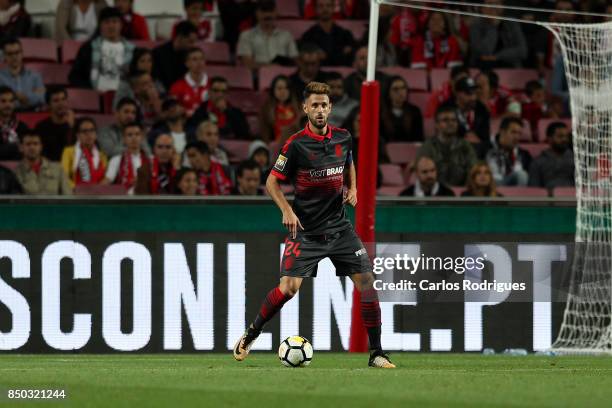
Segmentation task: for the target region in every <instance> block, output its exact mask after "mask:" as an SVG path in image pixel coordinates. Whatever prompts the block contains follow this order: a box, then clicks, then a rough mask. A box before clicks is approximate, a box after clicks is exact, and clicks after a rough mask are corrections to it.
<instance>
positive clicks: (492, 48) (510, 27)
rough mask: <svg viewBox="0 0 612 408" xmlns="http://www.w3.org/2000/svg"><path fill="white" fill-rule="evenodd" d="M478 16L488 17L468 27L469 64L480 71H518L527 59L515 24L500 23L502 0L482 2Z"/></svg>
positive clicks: (521, 32) (518, 27)
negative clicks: (510, 69)
mask: <svg viewBox="0 0 612 408" xmlns="http://www.w3.org/2000/svg"><path fill="white" fill-rule="evenodd" d="M484 4H485V6H483V7H482V8H481V13H482V14H484V15H486V16H490V17H491V18H479V19H476V20H475V21H474V22H473V23H472V26H471V27H470V49H471V57H470V65H471V66H472V67H477V68H481V69H493V68H519V67H521V64H522V62H523V60H524V59H525V58H527V44H526V43H525V37H524V36H523V31H522V30H521V26H520V25H519V24H518V23H515V22H513V21H507V20H501V19H499V17H501V15H502V14H503V9H502V8H490V7H486V5H493V6H500V5H502V0H484Z"/></svg>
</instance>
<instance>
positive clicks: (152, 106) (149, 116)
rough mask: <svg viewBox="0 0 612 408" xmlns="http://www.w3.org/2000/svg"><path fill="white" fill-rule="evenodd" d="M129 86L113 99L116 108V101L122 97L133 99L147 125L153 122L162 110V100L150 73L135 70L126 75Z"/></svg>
mask: <svg viewBox="0 0 612 408" xmlns="http://www.w3.org/2000/svg"><path fill="white" fill-rule="evenodd" d="M128 83H129V88H123V89H121V90H120V91H118V92H117V93H115V97H114V99H113V105H114V106H115V109H117V106H118V103H119V101H120V100H122V99H124V98H129V99H133V100H134V101H136V104H137V105H138V110H139V112H138V113H139V115H140V117H141V118H142V119H143V121H144V123H146V124H147V125H150V124H153V123H154V122H155V121H156V120H157V118H158V117H159V115H160V114H161V111H162V100H161V96H160V95H159V91H158V90H157V88H156V87H155V83H154V82H153V78H152V77H151V74H149V73H148V72H146V71H136V72H133V73H131V74H130V76H129V77H128Z"/></svg>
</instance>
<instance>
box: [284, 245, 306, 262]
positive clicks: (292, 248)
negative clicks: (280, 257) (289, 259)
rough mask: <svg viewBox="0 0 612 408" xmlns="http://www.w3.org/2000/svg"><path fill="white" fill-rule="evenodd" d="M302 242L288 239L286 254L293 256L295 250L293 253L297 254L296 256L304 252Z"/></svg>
mask: <svg viewBox="0 0 612 408" xmlns="http://www.w3.org/2000/svg"><path fill="white" fill-rule="evenodd" d="M300 244H301V242H293V241H287V243H286V244H285V256H291V253H292V252H293V255H295V257H296V258H297V257H299V256H300V253H302V251H301V250H300Z"/></svg>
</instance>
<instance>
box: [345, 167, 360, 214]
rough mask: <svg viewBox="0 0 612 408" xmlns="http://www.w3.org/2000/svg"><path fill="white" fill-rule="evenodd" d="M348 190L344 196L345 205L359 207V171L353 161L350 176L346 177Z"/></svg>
mask: <svg viewBox="0 0 612 408" xmlns="http://www.w3.org/2000/svg"><path fill="white" fill-rule="evenodd" d="M346 178H347V184H348V190H347V192H346V195H345V196H344V200H343V204H344V203H349V204H350V205H352V206H353V207H355V206H356V205H357V171H356V170H355V163H353V162H352V161H351V164H350V167H349V171H348V174H347V175H346Z"/></svg>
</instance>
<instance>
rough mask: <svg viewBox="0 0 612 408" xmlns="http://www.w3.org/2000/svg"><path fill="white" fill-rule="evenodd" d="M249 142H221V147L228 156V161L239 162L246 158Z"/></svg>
mask: <svg viewBox="0 0 612 408" xmlns="http://www.w3.org/2000/svg"><path fill="white" fill-rule="evenodd" d="M250 144H251V142H250V141H249V140H222V141H221V146H223V148H224V149H225V150H226V151H227V153H228V154H229V156H230V161H232V162H240V161H242V160H245V159H247V158H248V155H249V145H250Z"/></svg>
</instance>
